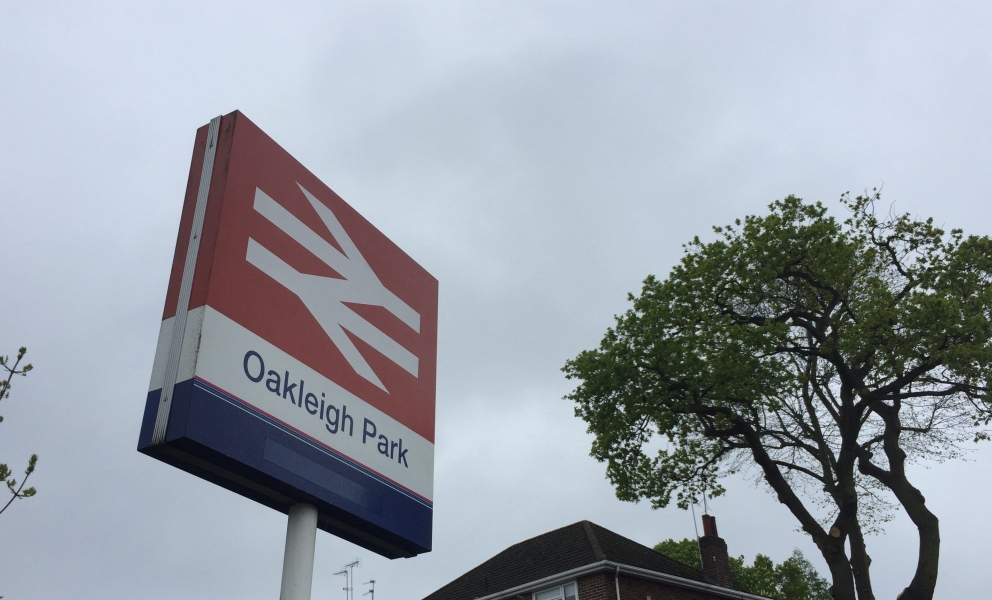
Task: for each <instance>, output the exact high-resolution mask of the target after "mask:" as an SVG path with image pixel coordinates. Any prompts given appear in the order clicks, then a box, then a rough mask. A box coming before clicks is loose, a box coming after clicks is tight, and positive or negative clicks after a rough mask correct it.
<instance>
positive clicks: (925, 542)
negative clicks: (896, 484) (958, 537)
mask: <svg viewBox="0 0 992 600" xmlns="http://www.w3.org/2000/svg"><path fill="white" fill-rule="evenodd" d="M904 485H905V488H909V489H903V490H902V492H903V493H899V492H897V493H896V497H898V498H899V501H900V502H901V503H902V506H903V508H905V509H906V514H908V515H909V518H910V519H912V520H913V523H914V524H915V525H916V528H917V530H918V531H919V533H920V552H919V558H918V559H917V562H916V573H915V574H914V575H913V581H911V582H910V583H909V586H908V587H907V588H906V589H905V590H903V591H902V593H901V594H899V600H933V593H934V589H935V588H936V587H937V564H938V561H939V559H940V522H939V520H938V519H937V516H936V515H934V514H933V513H932V512H930V509H928V508H927V506H926V503H925V502H926V501H925V499H924V498H923V494H921V493H920V491H919V490H917V489H916V488H915V487H913V486H912V485H910V483H909V482H908V481H905V480H904ZM900 487H903V486H900Z"/></svg>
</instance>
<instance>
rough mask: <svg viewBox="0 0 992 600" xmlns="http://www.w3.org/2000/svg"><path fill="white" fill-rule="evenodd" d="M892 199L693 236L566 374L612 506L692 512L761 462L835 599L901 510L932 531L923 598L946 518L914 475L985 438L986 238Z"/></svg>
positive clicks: (860, 579)
mask: <svg viewBox="0 0 992 600" xmlns="http://www.w3.org/2000/svg"><path fill="white" fill-rule="evenodd" d="M879 200H880V196H879V194H878V193H877V192H875V193H872V194H870V195H869V194H866V195H864V196H859V197H857V198H854V199H852V198H851V197H850V196H849V195H846V194H845V195H844V196H842V197H841V203H842V204H843V206H844V207H845V208H846V209H847V210H848V211H849V214H850V216H849V217H848V218H847V219H846V220H845V221H843V222H841V221H838V220H836V219H834V218H833V217H831V216H829V215H828V214H827V209H826V208H825V207H824V206H823V205H822V204H820V203H815V204H810V203H806V202H803V201H802V200H801V199H799V198H796V197H794V196H790V197H788V198H785V199H784V200H780V201H776V202H774V203H772V204H771V205H770V206H769V209H770V210H769V213H768V214H766V215H764V216H749V217H747V218H746V219H745V220H744V221H743V223H742V222H741V221H740V220H738V221H735V223H734V224H733V225H730V226H726V227H716V228H714V230H715V232H716V234H717V239H716V240H714V241H711V242H703V241H701V240H700V239H699V238H695V239H693V240H692V241H691V242H690V243H688V244H687V245H686V246H685V254H684V256H683V258H682V260H681V261H680V263H679V264H678V265H676V266H675V267H674V268H673V269H672V271H671V273H670V274H669V275H668V277H667V278H666V279H664V280H659V279H657V278H655V277H654V276H649V277H647V278H646V279H645V280H644V286H643V289H642V291H641V294H640V295H639V296H637V297H634V296H633V295H630V296H629V299H630V301H631V302H632V303H633V307H632V308H631V309H630V310H628V311H627V312H626V313H624V314H623V315H621V316H618V317H617V318H616V324H615V326H614V327H612V328H610V329H608V330H607V332H606V335H605V336H604V338H603V340H602V342H601V343H600V345H599V347H598V348H596V349H594V350H587V351H585V352H582V353H581V354H579V355H578V356H577V357H576V358H574V359H573V360H570V361H568V362H567V363H566V365H565V367H564V369H563V370H564V372H565V373H566V375H567V376H568V377H569V378H570V379H575V380H577V381H578V385H577V387H576V388H575V390H574V391H573V392H572V393H571V394H569V395H568V396H567V398H568V399H570V400H572V401H573V402H574V403H575V406H576V409H575V412H576V415H577V416H578V417H580V418H582V419H583V420H585V421H586V423H587V424H588V430H589V432H590V433H592V434H594V436H595V438H594V440H593V444H592V450H591V454H592V456H593V457H595V458H596V459H598V460H600V461H604V462H606V464H607V471H606V472H607V477H608V478H609V480H610V481H611V482H612V483H613V485H614V487H615V490H616V494H617V497H618V498H620V499H622V500H630V501H636V500H639V499H647V500H649V501H650V502H651V503H652V505H653V506H654V507H656V508H660V507H664V506H667V505H669V504H670V503H671V502H673V501H674V502H675V503H676V504H677V505H678V506H679V507H681V508H683V509H685V508H688V506H689V505H690V504H692V503H695V502H697V501H698V500H699V499H700V497H701V496H708V497H714V496H718V495H720V494H722V493H723V492H724V488H723V487H722V486H721V485H720V479H721V477H723V476H726V475H728V474H732V473H736V472H738V471H741V470H750V472H751V473H753V474H754V475H755V477H756V478H757V479H759V480H763V481H764V482H765V483H766V484H767V485H768V486H769V487H770V488H771V489H772V490H773V491H774V493H775V495H776V497H777V498H778V500H779V501H780V502H782V503H783V504H785V505H786V506H787V507H788V508H789V510H790V511H791V512H792V514H793V515H794V516H795V517H796V519H797V520H798V521H799V525H800V527H801V528H802V529H803V530H804V531H806V532H807V533H808V534H809V535H810V536H811V537H812V538H813V541H814V542H815V543H816V544H817V546H818V548H819V549H820V550H821V552H822V553H823V555H824V559H825V560H826V561H827V564H828V566H829V567H830V570H831V575H832V577H833V579H834V584H835V588H836V589H837V590H838V594H839V596H838V597H843V598H853V597H854V594H855V591H854V586H855V583H854V581H855V580H857V586H858V588H857V589H858V591H857V593H858V595H859V596H860V597H861V598H863V599H868V598H871V597H873V596H872V594H871V589H870V578H869V575H868V570H869V565H870V559H869V558H868V555H867V552H866V549H865V548H866V546H865V542H864V535H866V534H868V533H872V532H873V531H878V529H879V528H880V527H881V526H882V525H883V524H884V523H885V522H886V521H887V520H889V519H890V518H891V517H892V510H893V509H895V508H902V509H904V510H906V512H907V513H908V514H909V516H910V518H911V519H912V521H913V522H914V523H915V524H916V525H917V527H918V529H919V531H920V536H921V546H920V557H921V558H920V561H919V563H918V564H919V566H918V571H917V575H916V576H915V577H914V579H913V583H912V585H911V587H912V588H913V590H914V591H912V592H911V593H910V594H907V595H906V596H905V598H917V597H919V598H928V597H931V596H932V591H933V586H934V585H935V582H936V572H937V571H936V565H937V555H938V547H939V533H938V524H937V519H936V516H934V515H933V514H932V513H930V512H929V509H928V508H927V507H926V504H925V499H924V498H923V495H922V493H920V491H919V490H917V489H916V488H915V487H914V486H913V485H912V484H911V483H910V482H909V479H908V477H907V472H906V465H907V464H909V463H912V462H914V461H921V460H929V461H938V462H939V461H942V460H945V459H948V458H955V457H958V456H960V455H961V453H962V450H961V448H962V444H963V443H964V442H967V441H970V440H980V439H987V438H988V434H987V431H986V427H987V426H988V425H989V422H990V415H992V412H990V410H989V408H990V407H989V397H988V381H989V375H990V370H992V240H990V239H989V238H988V237H976V236H970V237H965V236H964V235H963V233H962V232H961V231H960V230H952V231H951V232H950V233H949V234H947V233H945V232H944V231H943V230H941V229H940V228H938V227H936V226H935V225H934V223H933V220H932V219H927V220H924V221H920V220H914V219H912V218H910V217H909V216H908V215H892V214H890V215H889V216H887V217H886V218H884V219H879V218H877V217H876V215H875V205H876V203H877V202H878V201H879ZM656 436H657V438H658V439H657V441H655V442H652V440H653V438H655V437H656ZM848 547H849V548H850V556H847V555H846V553H847V552H848V550H847V549H846V548H848ZM848 562H849V563H850V564H848Z"/></svg>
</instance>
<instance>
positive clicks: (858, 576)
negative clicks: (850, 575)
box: [850, 522, 875, 600]
mask: <svg viewBox="0 0 992 600" xmlns="http://www.w3.org/2000/svg"><path fill="white" fill-rule="evenodd" d="M850 541H851V569H852V570H853V572H854V586H855V588H856V589H857V590H858V600H875V593H874V592H873V591H872V589H871V574H870V572H869V567H870V566H871V557H870V556H868V551H867V549H866V548H865V538H864V534H863V533H862V532H861V524H860V523H858V522H854V523H853V524H852V526H851V531H850Z"/></svg>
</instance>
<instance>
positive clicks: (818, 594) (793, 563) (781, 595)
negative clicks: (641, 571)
mask: <svg viewBox="0 0 992 600" xmlns="http://www.w3.org/2000/svg"><path fill="white" fill-rule="evenodd" d="M654 549H655V550H656V551H657V552H660V553H662V554H664V555H666V556H669V557H671V558H674V559H675V560H677V561H679V562H682V563H685V564H687V565H689V566H691V567H695V568H696V569H700V570H702V563H701V562H700V560H699V546H698V544H697V542H696V541H695V540H690V539H688V538H687V539H684V540H681V541H676V540H673V539H668V540H665V541H663V542H661V543H659V544H657V545H655V547H654ZM730 575H731V578H732V579H733V582H734V587H736V588H737V589H739V590H741V591H742V592H747V593H749V594H756V595H759V596H765V597H767V598H772V599H773V600H831V596H830V590H829V588H830V586H829V584H828V583H827V580H826V579H824V578H823V577H821V576H820V574H819V573H818V572H817V571H816V568H815V567H814V566H813V565H812V564H811V563H810V562H809V561H808V560H806V557H804V556H803V553H802V552H800V551H799V549H798V548H797V549H795V550H793V551H792V556H790V557H789V558H787V559H785V560H784V561H783V562H781V563H779V564H775V562H774V561H773V560H772V559H771V558H769V557H767V556H765V555H764V554H758V555H757V556H755V557H754V561H753V562H752V563H751V564H750V565H748V564H747V563H746V562H745V561H744V557H743V556H731V557H730Z"/></svg>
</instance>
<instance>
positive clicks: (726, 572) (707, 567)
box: [699, 515, 733, 588]
mask: <svg viewBox="0 0 992 600" xmlns="http://www.w3.org/2000/svg"><path fill="white" fill-rule="evenodd" d="M699 555H700V557H701V558H702V559H703V575H706V577H707V578H709V579H710V580H712V581H713V583H715V584H717V585H719V586H721V587H725V588H729V587H733V581H731V578H730V557H729V555H728V554H727V542H725V541H723V538H721V537H720V536H719V535H717V533H716V517H711V516H710V515H703V537H701V538H699Z"/></svg>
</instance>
